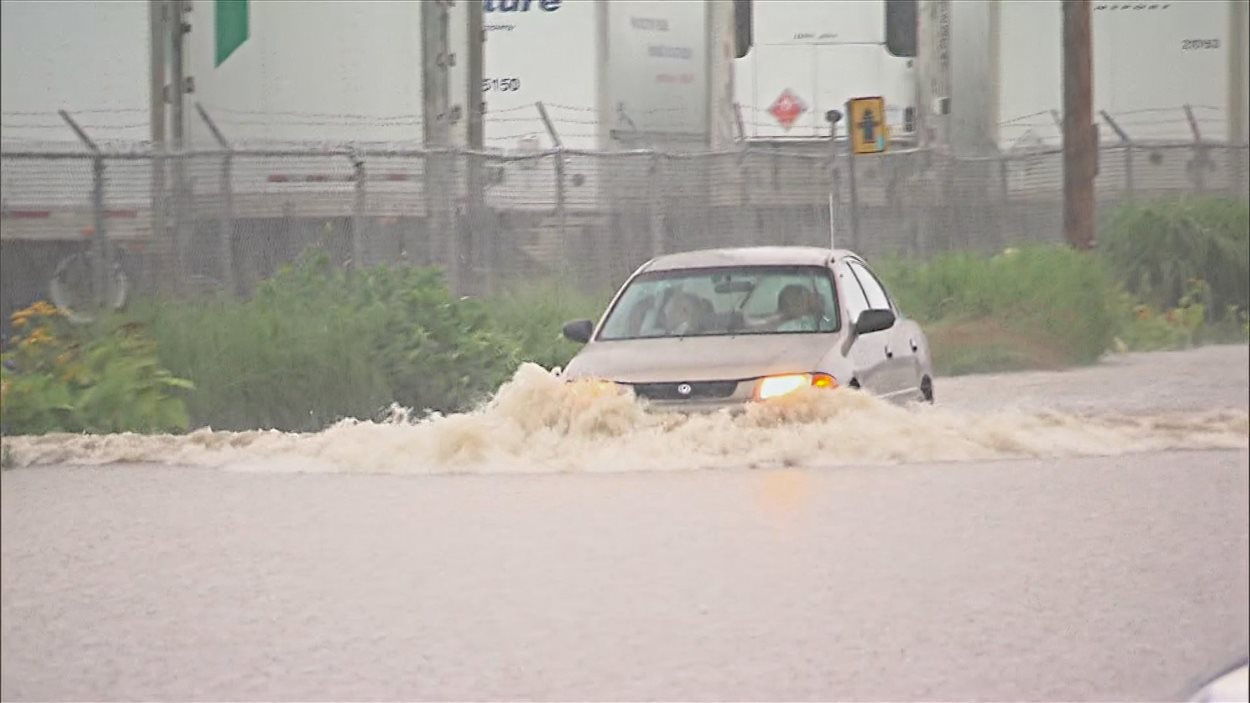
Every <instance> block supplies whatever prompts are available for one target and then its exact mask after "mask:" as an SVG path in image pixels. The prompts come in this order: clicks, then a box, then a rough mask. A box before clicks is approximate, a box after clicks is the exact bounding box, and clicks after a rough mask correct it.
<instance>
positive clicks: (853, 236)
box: [843, 102, 860, 251]
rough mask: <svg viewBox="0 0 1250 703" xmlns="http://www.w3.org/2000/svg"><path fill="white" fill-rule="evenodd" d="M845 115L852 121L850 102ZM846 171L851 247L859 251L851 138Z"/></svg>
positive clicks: (857, 201) (856, 193) (853, 153)
mask: <svg viewBox="0 0 1250 703" xmlns="http://www.w3.org/2000/svg"><path fill="white" fill-rule="evenodd" d="M843 114H846V115H848V117H847V118H846V119H847V120H850V119H851V118H850V117H849V115H850V114H851V103H850V102H847V104H846V112H845V113H843ZM846 170H847V180H848V181H849V184H848V185H850V188H851V247H852V248H853V249H855V250H857V251H858V250H859V248H860V246H859V193H858V192H857V191H856V188H855V145H854V144H853V142H852V140H851V139H849V138H848V139H847V140H846Z"/></svg>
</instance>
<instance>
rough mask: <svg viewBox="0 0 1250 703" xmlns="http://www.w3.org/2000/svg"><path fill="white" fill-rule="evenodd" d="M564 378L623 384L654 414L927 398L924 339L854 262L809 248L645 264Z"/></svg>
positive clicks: (589, 330) (584, 339)
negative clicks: (816, 392) (804, 397)
mask: <svg viewBox="0 0 1250 703" xmlns="http://www.w3.org/2000/svg"><path fill="white" fill-rule="evenodd" d="M564 335H565V336H566V337H568V338H569V339H571V340H573V341H575V342H579V343H583V344H585V346H584V347H583V348H582V350H581V351H580V352H579V353H578V354H577V356H576V357H574V358H573V359H572V360H571V361H570V362H569V364H568V366H567V367H566V368H565V369H564V371H563V374H564V375H565V376H566V377H568V378H570V379H578V378H595V379H601V380H607V381H613V382H615V383H618V384H621V385H624V386H628V387H630V388H631V389H632V390H633V391H634V393H635V395H637V396H638V397H640V398H644V399H647V400H648V401H650V402H651V405H652V406H653V407H657V408H659V409H675V410H713V409H717V408H721V407H727V406H734V405H740V404H742V403H746V402H751V401H760V400H768V399H770V398H776V397H778V396H782V395H785V394H787V393H791V392H793V391H795V390H798V389H799V388H803V387H808V386H816V387H822V388H834V387H850V388H862V389H864V390H867V391H869V392H871V393H875V394H877V395H880V396H883V397H886V398H890V399H894V400H909V399H916V400H925V401H929V402H932V400H933V371H932V363H931V360H930V356H929V344H928V340H927V339H926V338H925V335H924V332H923V331H922V330H921V329H920V326H919V325H917V324H916V323H915V322H914V321H912V320H909V319H907V318H906V317H905V316H904V315H903V314H902V312H901V311H900V310H899V309H898V306H897V304H896V303H895V302H894V300H893V298H891V297H890V294H889V292H888V291H886V289H885V286H884V285H882V283H881V281H880V280H879V279H878V278H877V276H876V275H875V274H874V273H873V272H872V270H871V269H870V268H869V266H868V264H867V263H866V262H865V261H864V260H863V259H862V258H861V257H859V256H857V255H856V254H854V253H852V252H849V251H845V250H833V249H820V248H811V247H750V248H738V249H710V250H704V251H694V252H686V253H681V254H670V255H667V256H661V257H658V258H655V259H652V260H651V261H648V262H647V263H646V264H643V265H642V266H641V267H639V268H638V270H637V271H635V272H634V274H633V275H632V276H630V278H629V280H628V281H626V283H625V285H624V286H622V287H621V289H620V291H618V292H617V294H616V295H615V296H614V298H613V299H612V302H611V304H610V305H609V307H608V310H607V312H606V313H605V314H604V315H603V317H602V319H600V320H599V322H598V323H597V324H596V323H594V322H593V321H591V320H577V321H574V322H569V323H568V324H566V325H565V326H564Z"/></svg>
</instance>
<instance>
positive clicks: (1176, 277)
mask: <svg viewBox="0 0 1250 703" xmlns="http://www.w3.org/2000/svg"><path fill="white" fill-rule="evenodd" d="M1099 249H1100V253H1101V255H1102V257H1103V258H1104V259H1105V260H1106V261H1107V263H1108V265H1109V266H1110V267H1111V270H1112V271H1113V272H1114V274H1115V276H1116V278H1117V279H1118V280H1120V281H1122V282H1123V284H1124V286H1125V289H1126V290H1127V291H1128V292H1129V293H1131V294H1133V295H1134V296H1136V297H1137V298H1138V299H1139V300H1141V301H1142V302H1144V303H1147V304H1149V305H1151V306H1153V307H1155V308H1158V309H1167V308H1173V307H1176V306H1178V305H1179V304H1180V301H1181V299H1182V298H1183V297H1184V296H1185V295H1186V292H1187V291H1189V290H1190V288H1191V287H1192V285H1193V283H1194V282H1195V281H1199V280H1201V281H1205V282H1206V283H1207V285H1208V286H1209V291H1210V298H1209V299H1208V300H1206V301H1204V303H1205V308H1206V311H1207V319H1208V320H1211V321H1216V320H1219V319H1221V318H1222V317H1224V316H1225V315H1226V314H1227V313H1228V310H1229V308H1230V307H1232V308H1233V309H1234V313H1233V316H1234V317H1235V316H1236V311H1241V310H1246V309H1247V308H1250V204H1248V203H1246V202H1245V201H1237V200H1232V199H1227V198H1186V199H1179V200H1164V201H1151V202H1143V203H1128V204H1125V205H1121V206H1119V207H1117V208H1116V209H1115V210H1114V211H1112V213H1111V214H1110V216H1109V217H1108V219H1107V222H1106V223H1105V225H1104V226H1103V228H1102V232H1101V233H1100V235H1099Z"/></svg>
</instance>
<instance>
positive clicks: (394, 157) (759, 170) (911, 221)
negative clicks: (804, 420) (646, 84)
mask: <svg viewBox="0 0 1250 703" xmlns="http://www.w3.org/2000/svg"><path fill="white" fill-rule="evenodd" d="M1099 164H1100V168H1099V175H1098V180H1097V192H1098V203H1099V206H1100V208H1102V209H1103V210H1104V211H1105V210H1107V209H1109V208H1110V207H1111V206H1114V205H1115V204H1117V203H1120V202H1124V201H1127V200H1130V199H1135V198H1136V199H1152V198H1159V197H1171V196H1178V195H1186V194H1200V193H1211V194H1215V193H1225V194H1230V195H1233V196H1235V197H1242V198H1244V197H1246V183H1247V173H1248V172H1250V150H1248V148H1247V146H1246V145H1225V144H1214V143H1209V142H1185V143H1140V142H1126V143H1124V144H1120V145H1114V146H1104V147H1103V148H1102V150H1101V152H1100V158H1099ZM850 167H851V162H850V161H848V159H847V157H846V156H845V153H844V152H843V153H842V154H839V155H837V156H836V157H835V156H834V150H833V149H832V148H831V145H830V144H829V143H828V142H827V141H826V142H824V143H820V142H812V143H809V144H808V145H807V146H806V148H805V147H803V146H796V145H794V144H758V143H755V144H753V143H746V144H744V145H743V146H742V148H740V149H736V150H733V151H726V152H715V153H664V152H658V151H626V152H585V151H573V150H553V151H546V152H541V153H536V154H526V155H513V156H508V155H500V154H492V153H481V152H469V151H426V150H419V149H410V150H399V149H389V150H388V149H378V148H368V147H359V148H336V149H299V148H285V149H267V150H256V149H247V150H244V149H238V150H229V149H224V148H223V149H221V150H216V151H201V152H188V153H183V154H160V153H153V152H151V151H146V150H142V149H140V150H134V151H100V152H90V151H78V152H68V151H63V150H62V151H50V150H49V151H12V150H9V151H3V152H0V197H2V200H3V203H2V208H0V246H2V247H3V257H2V259H3V279H4V283H3V287H2V290H0V294H2V297H3V301H2V303H0V307H3V309H4V312H5V315H6V317H7V314H8V312H9V311H11V310H12V309H13V308H14V307H16V306H20V305H24V304H26V303H28V302H30V300H33V299H35V298H39V297H45V296H46V295H47V293H46V288H47V284H48V281H49V279H50V277H51V276H52V275H53V272H54V271H55V269H56V267H57V265H58V263H60V262H62V261H64V260H65V258H66V257H68V256H70V255H72V254H75V253H84V252H85V253H88V254H90V256H91V257H92V258H93V260H94V261H96V262H97V265H101V266H102V265H103V263H102V262H105V261H108V260H110V259H109V258H108V257H114V258H118V259H119V260H121V261H122V262H123V264H124V266H125V269H126V272H127V274H128V277H129V281H130V286H131V289H132V292H133V291H136V290H137V291H147V292H160V293H167V294H172V293H182V294H196V293H199V292H202V291H208V290H220V289H225V290H229V291H232V292H234V293H237V294H246V293H247V292H248V291H249V290H250V289H251V288H252V287H254V286H255V285H256V283H257V282H259V281H260V280H263V279H264V278H265V277H266V276H269V275H271V274H272V273H273V272H274V271H275V270H276V269H277V268H278V267H279V266H281V265H282V264H284V263H287V262H290V261H291V260H293V259H295V258H297V257H298V256H299V255H300V254H301V252H303V251H305V250H308V249H309V248H311V247H318V248H321V249H324V250H326V251H328V252H329V253H330V254H331V256H332V257H334V259H335V260H336V261H338V262H340V263H342V264H343V265H347V266H355V265H371V264H376V263H383V262H388V263H409V264H416V265H435V266H440V267H442V268H443V269H445V270H446V272H447V275H448V278H449V280H450V281H451V283H452V285H453V286H454V287H455V289H456V290H457V291H458V292H460V293H462V294H482V293H488V292H490V291H493V290H498V289H499V288H500V287H502V286H506V285H508V284H509V283H510V282H512V281H515V280H516V279H528V278H533V277H540V276H558V277H562V278H564V279H567V280H569V281H571V282H576V283H577V284H578V285H580V286H582V287H584V288H600V287H603V286H606V285H611V284H613V283H616V282H618V281H619V280H621V279H622V278H623V277H624V276H625V275H627V274H628V272H629V271H631V270H632V269H633V268H634V267H636V266H637V265H638V264H640V263H642V262H643V261H645V260H646V259H647V258H649V257H651V256H654V255H656V254H660V253H665V252H671V251H677V250H683V249H693V248H702V247H714V246H737V245H752V244H770V243H779V244H812V245H827V244H828V243H829V242H830V236H831V231H832V234H833V237H834V239H835V240H836V242H837V244H838V245H839V246H846V247H850V248H854V249H856V250H858V251H860V252H861V253H863V254H865V255H867V256H880V255H883V254H891V255H905V256H918V257H927V256H931V255H933V254H935V253H939V252H943V251H949V250H956V249H958V250H978V251H993V250H997V249H1001V248H1002V247H1005V246H1010V245H1015V244H1023V243H1036V242H1060V241H1062V231H1061V229H1062V154H1061V152H1060V151H1059V150H1057V149H1042V150H1035V151H1025V152H1015V153H1008V154H1003V155H999V156H994V157H986V158H955V157H952V156H950V155H948V154H945V153H942V152H938V151H917V150H908V151H895V152H890V153H886V154H882V155H876V156H871V157H858V158H856V160H855V161H854V169H855V174H854V176H855V188H854V192H853V193H852V191H851V189H850V188H849V187H848V184H849V181H850V175H851V174H850V173H849V170H848V169H849V168H850ZM93 193H94V194H95V196H94V197H93ZM831 217H832V219H833V227H832V228H831V226H830V218H831ZM98 280H99V279H97V281H98ZM93 294H94V293H93Z"/></svg>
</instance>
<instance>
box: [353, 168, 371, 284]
mask: <svg viewBox="0 0 1250 703" xmlns="http://www.w3.org/2000/svg"><path fill="white" fill-rule="evenodd" d="M348 158H350V159H351V160H352V181H353V182H354V184H355V188H354V190H355V198H354V199H353V200H352V234H351V247H352V258H351V264H350V266H349V267H348V268H350V269H352V270H360V269H362V268H364V265H365V261H364V240H365V231H364V230H365V228H366V227H367V226H368V225H367V224H366V222H365V220H366V218H365V212H366V209H367V208H368V205H369V202H368V192H367V190H366V188H365V179H366V177H367V174H366V173H365V159H364V156H363V155H362V154H361V153H360V152H358V151H356V150H355V149H353V150H352V151H351V153H350V154H349V156H348Z"/></svg>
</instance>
